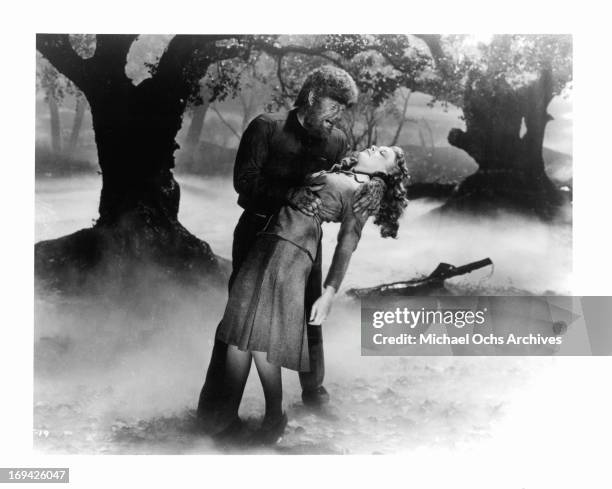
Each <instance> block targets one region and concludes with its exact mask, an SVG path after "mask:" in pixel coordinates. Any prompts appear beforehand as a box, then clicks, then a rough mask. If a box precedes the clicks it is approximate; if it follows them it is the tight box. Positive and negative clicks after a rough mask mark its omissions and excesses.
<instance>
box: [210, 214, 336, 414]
mask: <svg viewBox="0 0 612 489" xmlns="http://www.w3.org/2000/svg"><path fill="white" fill-rule="evenodd" d="M267 221H268V218H267V217H264V216H259V215H257V214H252V213H250V212H248V211H244V212H243V213H242V215H241V216H240V219H239V220H238V224H237V225H236V229H235V230H234V242H233V244H232V274H231V275H230V279H229V285H228V288H229V289H231V287H232V284H233V283H234V279H235V278H236V275H237V273H238V270H239V268H240V265H241V264H242V262H243V261H244V259H245V258H246V256H247V254H248V252H249V249H250V247H251V246H252V245H253V242H254V241H255V239H256V235H257V233H258V232H259V231H261V230H262V229H263V227H264V226H265V224H266V222H267ZM287 273H291V270H287ZM321 282H322V274H321V243H319V248H318V250H317V257H316V259H315V262H314V264H313V267H312V272H311V274H310V277H309V279H308V283H307V284H306V295H305V298H306V299H305V301H306V304H305V306H306V308H305V311H306V314H310V309H311V307H312V304H313V303H314V301H315V300H317V299H318V298H319V296H320V295H321ZM307 334H308V352H309V355H310V371H309V372H299V377H300V384H301V386H302V389H303V390H305V391H309V390H314V389H317V388H318V387H320V386H321V385H322V384H323V376H324V375H325V365H324V360H323V335H322V331H321V326H314V325H311V324H309V325H308V328H307ZM226 355H227V344H225V343H223V342H222V341H219V340H215V344H214V347H213V351H212V356H211V359H210V364H209V365H208V371H207V373H206V380H205V381H204V386H203V387H202V391H201V392H200V399H199V402H198V416H199V417H205V416H206V415H207V414H208V413H214V412H216V411H218V410H219V408H221V407H222V404H223V400H224V399H223V393H224V381H225V359H226Z"/></svg>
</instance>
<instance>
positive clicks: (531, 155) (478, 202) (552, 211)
mask: <svg viewBox="0 0 612 489" xmlns="http://www.w3.org/2000/svg"><path fill="white" fill-rule="evenodd" d="M552 93H553V87H552V75H551V72H550V70H548V69H545V70H543V71H542V73H541V75H540V77H539V78H538V80H536V81H534V82H533V83H531V84H530V85H528V86H526V87H523V88H518V89H515V88H512V87H511V86H510V85H509V84H508V82H506V81H505V80H503V79H501V78H500V79H487V78H478V79H476V80H474V79H472V80H470V81H469V83H468V85H467V88H466V92H465V95H464V116H465V121H466V131H462V130H460V129H453V130H451V132H450V133H449V135H448V141H449V143H450V144H451V145H453V146H456V147H457V148H460V149H462V150H464V151H466V152H467V153H468V154H469V155H470V156H471V157H472V158H474V160H475V161H476V163H477V164H478V166H479V168H478V170H477V171H476V173H474V174H472V175H470V176H469V177H467V178H466V179H465V180H464V181H463V182H462V183H461V184H460V185H459V186H458V188H457V189H456V191H455V192H454V194H453V195H452V196H451V198H450V199H449V201H448V202H447V203H446V204H445V206H444V207H443V211H455V210H460V211H464V210H467V211H472V212H476V213H483V212H485V213H486V212H488V211H490V210H494V209H506V210H511V211H518V212H521V213H528V214H532V215H535V216H539V217H541V218H547V219H548V218H552V217H554V216H555V215H556V213H557V211H558V210H559V206H560V205H561V204H562V202H563V198H562V196H561V193H560V192H559V191H558V190H557V189H556V188H555V186H554V185H553V183H552V182H551V181H550V179H549V178H548V175H547V174H546V171H545V168H544V159H543V157H542V147H543V142H544V133H545V129H546V124H547V123H548V121H549V120H551V117H550V115H549V114H548V112H547V107H548V104H549V103H550V101H551V100H552ZM523 124H524V127H525V128H526V132H525V133H524V134H523V135H521V128H522V127H523Z"/></svg>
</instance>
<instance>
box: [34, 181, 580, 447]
mask: <svg viewBox="0 0 612 489" xmlns="http://www.w3.org/2000/svg"><path fill="white" fill-rule="evenodd" d="M177 180H178V181H179V183H180V184H181V188H182V197H181V209H180V212H179V219H180V220H181V222H182V223H183V224H184V225H185V226H186V227H187V228H188V229H189V230H190V231H191V232H193V233H194V234H195V235H197V236H198V237H200V238H201V239H204V240H205V241H207V242H208V243H209V244H210V245H211V247H212V249H213V251H214V252H215V253H217V254H218V255H220V256H223V257H229V256H230V254H231V240H232V232H233V227H234V225H235V223H236V221H237V219H238V217H239V215H240V212H241V209H240V208H239V207H238V206H237V204H236V195H235V193H234V191H233V189H232V185H231V181H230V180H229V179H223V178H200V177H193V176H187V175H178V176H177ZM99 190H100V178H99V177H96V176H80V177H73V178H54V179H37V181H36V227H35V232H36V240H37V241H38V240H41V239H48V238H53V237H57V236H61V235H64V234H67V233H70V232H72V231H74V230H77V229H80V228H82V227H87V226H89V225H91V223H92V217H93V216H95V215H96V209H97V203H98V198H99ZM440 204H441V202H437V201H430V200H416V201H413V202H411V203H410V204H409V207H408V209H407V212H406V214H405V215H404V217H403V218H402V221H401V224H400V232H399V237H398V238H397V239H383V238H381V237H380V236H379V231H378V228H377V227H376V226H374V225H373V224H372V223H371V222H369V223H368V224H367V225H366V228H365V229H364V232H363V236H362V240H361V242H360V243H359V247H358V249H357V251H356V252H355V254H354V256H353V258H352V261H351V264H350V267H349V271H348V274H347V276H346V278H345V280H344V283H343V285H342V290H341V293H340V294H339V295H338V299H337V301H336V303H335V305H334V309H333V311H332V315H331V316H330V318H329V319H328V321H327V323H326V324H325V325H324V347H325V359H326V381H325V386H326V387H327V388H328V390H329V391H330V393H331V396H332V402H331V405H330V413H328V415H327V416H324V417H321V416H317V415H315V414H313V413H311V412H309V411H306V410H304V408H303V407H302V405H301V401H300V388H299V382H298V379H297V375H296V374H295V373H294V372H291V371H284V372H283V376H284V389H285V407H286V409H287V410H288V413H289V418H290V420H291V421H290V424H289V427H288V430H287V433H286V435H285V436H284V437H283V440H282V441H281V442H280V444H279V445H278V446H277V447H275V448H273V449H270V450H272V451H274V452H275V453H277V452H280V453H398V452H402V451H405V450H411V449H414V448H415V447H419V448H427V449H433V450H436V449H438V448H442V447H443V448H449V447H460V446H461V447H479V446H481V444H482V443H483V440H486V439H487V438H488V437H489V436H490V434H491V433H492V430H495V429H499V427H500V426H503V424H504V423H505V422H507V421H508V419H509V418H508V415H509V413H511V412H512V410H513V409H515V407H513V406H515V404H514V399H517V398H521V396H520V395H517V394H520V392H522V389H524V388H525V387H524V386H525V382H538V381H539V380H538V379H541V378H542V376H544V375H549V374H550V373H551V372H552V370H550V368H552V365H553V364H552V363H551V360H552V359H546V358H525V357H523V358H453V357H430V358H418V357H415V358H409V357H400V358H396V357H386V358H385V357H362V356H361V348H360V330H359V324H360V323H359V307H358V303H356V302H354V301H353V300H352V299H349V298H348V297H347V296H345V295H344V294H343V292H344V291H345V290H346V289H348V288H351V287H367V286H371V285H377V284H380V283H384V282H392V281H398V280H408V279H411V278H415V277H417V276H420V275H425V274H429V273H430V272H431V271H433V269H434V268H435V267H436V265H437V264H438V263H439V262H441V261H444V262H448V263H451V264H453V265H463V264H465V263H467V262H470V261H474V260H479V259H482V258H485V257H489V258H491V259H492V260H493V263H494V268H490V267H489V268H487V269H483V270H479V271H477V272H474V273H472V274H469V275H466V276H463V277H457V278H454V279H452V280H450V281H448V288H449V290H450V291H451V292H452V293H453V294H457V295H462V294H465V295H472V294H481V295H486V294H490V295H512V294H541V293H553V294H566V293H569V292H570V289H571V287H570V284H571V224H570V220H569V219H566V220H564V221H562V222H558V223H556V224H543V223H542V222H540V221H536V220H529V219H525V218H522V217H518V216H513V215H509V214H504V215H499V216H498V217H496V218H487V219H466V218H461V219H460V218H456V217H447V216H441V215H439V214H435V213H431V211H432V210H434V209H435V208H436V207H438V206H439V205H440ZM337 231H338V225H334V224H327V225H325V227H324V237H323V253H324V254H323V262H324V266H323V268H324V271H325V270H326V268H327V266H328V265H329V262H330V260H331V255H332V253H333V249H334V244H335V239H336V234H337ZM150 272H151V273H150V276H151V277H155V271H154V270H151V271H150ZM145 274H146V271H145ZM151 280H154V279H151ZM151 280H143V283H142V284H141V285H142V290H138V291H134V293H135V296H138V297H140V298H141V299H140V300H141V302H139V303H138V304H134V303H132V302H129V301H128V302H127V303H123V304H122V303H117V302H116V301H112V300H110V299H106V300H103V299H100V300H96V301H92V300H89V299H87V298H83V297H82V298H74V299H66V298H60V297H55V296H52V295H44V296H42V295H38V296H36V298H35V299H36V300H35V331H34V333H35V379H34V382H35V405H34V428H35V430H34V442H35V443H34V445H35V448H36V449H38V450H41V451H44V452H53V453H217V452H218V451H219V448H218V447H215V446H214V445H213V444H212V443H211V442H210V440H208V439H207V438H205V437H201V436H198V435H197V434H195V433H194V410H195V407H196V404H197V398H198V394H199V390H200V388H201V385H202V382H203V380H204V375H205V371H206V367H207V365H208V360H209V357H210V353H211V350H212V342H213V338H214V331H215V328H216V325H217V323H218V321H219V319H220V317H221V315H222V312H223V308H224V306H225V300H226V291H225V290H216V291H210V290H206V291H205V290H197V289H193V288H186V287H183V286H180V285H178V284H174V283H154V284H152V283H151ZM153 285H154V286H155V288H156V289H157V292H159V291H162V294H161V297H162V298H163V299H162V300H153V299H151V294H148V291H149V290H150V289H151V288H152V287H153ZM155 297H158V294H156V295H155ZM555 360H556V361H557V362H558V361H564V359H555ZM262 415H263V395H262V392H261V387H260V385H259V382H258V380H257V376H256V375H255V374H254V373H253V372H252V374H251V376H250V378H249V382H248V385H247V389H246V392H245V397H244V402H243V405H242V407H241V416H243V417H244V418H246V419H247V422H248V423H250V424H252V425H256V423H257V422H258V420H259V419H260V418H261V416H262Z"/></svg>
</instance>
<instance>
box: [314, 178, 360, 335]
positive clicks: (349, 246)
mask: <svg viewBox="0 0 612 489" xmlns="http://www.w3.org/2000/svg"><path fill="white" fill-rule="evenodd" d="M347 195H348V196H349V198H346V197H345V198H344V200H343V205H342V221H341V224H340V231H339V232H338V242H337V243H336V249H335V250H334V256H333V258H332V262H331V265H330V267H329V271H328V272H327V278H326V279H325V283H324V287H325V288H324V291H323V294H322V295H321V297H319V298H318V299H317V300H316V301H315V303H314V304H313V306H312V310H311V312H310V318H309V321H310V323H311V324H321V323H322V322H323V321H324V320H325V319H326V318H327V316H328V315H329V312H330V310H331V306H332V302H333V299H334V297H335V295H336V292H337V291H338V289H339V288H340V284H341V283H342V280H343V279H344V275H345V274H346V270H347V269H348V265H349V262H350V260H351V256H352V254H353V251H355V249H356V248H357V245H358V244H359V240H360V239H361V230H362V229H363V226H364V224H365V222H366V221H367V219H368V216H367V215H365V214H364V213H358V214H356V213H355V212H353V205H352V204H353V202H352V198H353V196H354V193H353V191H352V189H351V191H350V193H348V194H347Z"/></svg>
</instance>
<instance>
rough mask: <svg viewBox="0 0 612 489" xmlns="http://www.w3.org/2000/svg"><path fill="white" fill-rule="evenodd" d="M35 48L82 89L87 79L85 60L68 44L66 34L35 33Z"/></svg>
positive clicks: (83, 89)
mask: <svg viewBox="0 0 612 489" xmlns="http://www.w3.org/2000/svg"><path fill="white" fill-rule="evenodd" d="M36 49H38V51H39V52H40V54H42V55H43V56H44V57H45V58H47V60H48V61H49V62H50V63H51V64H52V65H53V66H54V67H55V68H56V69H57V71H59V72H60V73H61V74H62V75H64V76H66V77H67V78H68V79H69V80H71V81H72V82H73V83H74V84H75V85H77V86H78V87H79V88H80V89H81V90H82V91H85V85H86V81H87V69H86V65H87V61H86V60H84V59H83V58H81V57H80V56H79V55H78V54H77V53H76V51H75V50H74V49H73V48H72V46H71V44H70V38H69V36H68V34H37V35H36Z"/></svg>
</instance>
